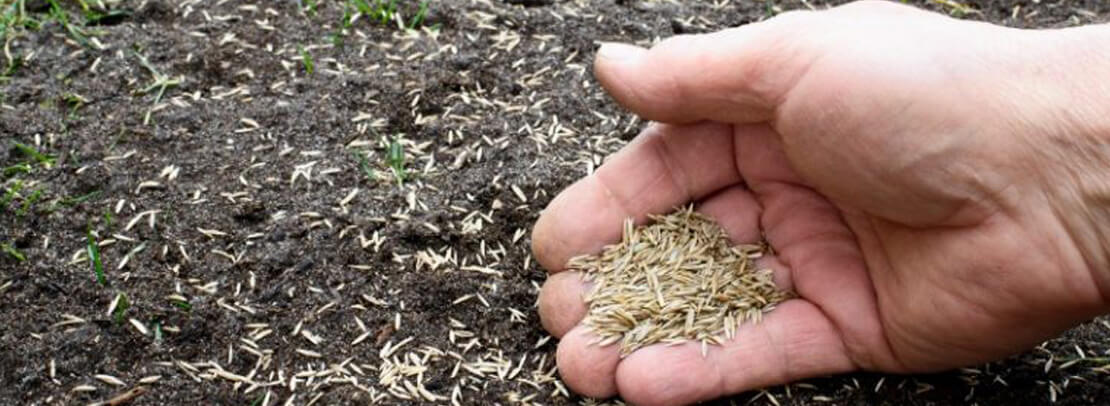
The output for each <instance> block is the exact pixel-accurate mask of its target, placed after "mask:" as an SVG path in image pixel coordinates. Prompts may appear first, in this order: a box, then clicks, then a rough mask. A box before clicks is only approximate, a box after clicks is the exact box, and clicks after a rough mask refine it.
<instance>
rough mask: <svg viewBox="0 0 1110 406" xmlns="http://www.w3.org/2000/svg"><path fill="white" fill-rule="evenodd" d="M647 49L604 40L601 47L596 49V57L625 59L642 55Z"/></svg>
mask: <svg viewBox="0 0 1110 406" xmlns="http://www.w3.org/2000/svg"><path fill="white" fill-rule="evenodd" d="M646 51H647V50H645V49H643V48H640V47H638V46H634V45H628V44H622V43H619V42H604V43H602V44H601V48H600V49H598V50H597V57H598V58H605V59H609V60H614V61H627V60H631V59H635V58H638V57H640V55H643V53H644V52H646Z"/></svg>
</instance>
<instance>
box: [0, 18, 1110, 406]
mask: <svg viewBox="0 0 1110 406" xmlns="http://www.w3.org/2000/svg"><path fill="white" fill-rule="evenodd" d="M11 2H12V0H6V1H3V2H0V4H4V8H5V9H7V5H8V4H11ZM59 3H61V4H60V9H61V12H62V13H64V15H66V16H67V19H68V21H69V23H70V24H71V27H73V28H72V29H69V30H67V29H66V28H65V27H63V26H62V24H61V23H59V19H58V18H54V19H51V18H50V17H49V15H50V13H51V8H52V6H50V3H49V2H45V1H35V0H27V1H26V3H25V5H26V9H27V15H28V16H29V17H31V18H34V19H36V20H40V21H41V22H42V24H41V26H32V27H23V28H21V29H19V30H18V32H16V31H15V30H13V31H11V33H10V35H9V38H11V40H10V41H9V42H8V53H10V54H11V55H13V57H14V58H21V59H22V60H23V63H22V64H21V66H19V67H17V68H15V69H11V70H9V72H8V74H7V75H6V76H7V77H6V78H4V79H3V80H2V81H0V92H2V93H0V98H2V99H0V102H2V106H0V148H2V149H0V168H6V169H4V173H3V174H0V182H3V185H4V188H3V189H0V191H5V190H17V191H18V192H17V193H16V192H13V193H12V198H11V199H4V198H3V195H0V202H4V203H5V204H4V207H0V243H2V244H4V245H3V246H0V248H5V249H4V252H0V298H2V300H0V326H2V327H0V365H2V367H0V382H2V383H3V384H2V385H0V404H4V405H8V404H11V405H14V404H34V405H38V404H43V405H45V404H51V405H52V404H88V403H91V402H96V401H103V400H108V399H110V398H112V397H114V396H117V395H119V394H121V393H124V392H126V391H127V390H129V389H131V388H134V387H137V386H142V387H143V388H144V389H145V393H142V394H139V395H138V396H137V397H135V398H133V399H131V400H130V401H129V402H130V403H127V404H132V405H163V404H221V405H232V404H237V405H275V404H292V405H305V404H313V403H315V404H365V403H368V402H371V401H376V402H377V403H381V404H420V403H438V404H447V403H451V402H452V401H457V402H458V403H461V404H515V403H533V402H534V403H539V404H555V405H562V404H573V403H578V402H585V400H583V399H580V398H578V397H576V396H574V395H572V394H568V393H567V392H566V390H565V388H563V387H562V385H561V383H559V381H558V380H557V374H556V372H555V370H554V366H553V355H554V349H555V344H556V341H555V340H553V339H549V337H548V336H547V335H546V334H545V333H544V332H543V330H542V329H541V328H540V325H539V322H538V319H537V316H536V313H535V311H534V302H535V300H536V294H537V289H538V286H539V284H541V283H542V281H543V280H544V275H545V274H544V271H543V270H542V269H540V268H539V267H538V266H537V265H536V263H535V261H534V260H532V259H531V257H530V254H531V253H530V250H529V230H530V228H531V225H532V223H533V222H534V221H535V220H536V218H537V215H538V213H539V211H540V210H541V209H542V208H543V207H544V206H545V205H546V203H547V202H548V201H549V200H550V199H551V197H553V195H554V193H555V192H556V191H558V190H560V189H561V188H563V187H565V186H567V185H569V184H570V183H571V182H573V181H574V180H575V179H577V178H579V177H581V176H583V175H584V174H585V173H586V171H587V170H588V168H589V167H590V166H591V165H596V164H598V163H599V162H600V160H601V157H603V156H605V155H607V154H609V153H611V152H613V151H615V150H617V149H618V148H620V147H621V146H622V145H623V144H624V143H625V142H627V141H628V140H629V139H631V138H632V137H633V136H634V135H635V134H636V132H637V130H638V129H639V128H640V127H641V126H642V123H641V122H640V121H639V120H637V119H636V118H635V117H632V116H631V115H629V114H627V113H625V112H623V111H621V110H620V109H619V108H618V107H617V106H616V105H615V104H614V103H613V102H612V101H611V100H610V99H608V98H607V96H605V95H604V94H603V92H601V90H600V88H599V87H598V85H597V84H596V82H595V81H594V80H593V78H592V77H591V74H590V72H591V70H590V63H591V62H590V61H591V59H592V56H593V53H594V52H595V51H596V48H597V45H596V42H597V41H627V42H638V43H643V44H646V43H650V42H651V41H652V40H653V39H654V38H656V37H667V36H671V35H674V34H679V33H696V32H708V31H713V30H717V29H720V28H724V27H730V26H737V25H741V24H745V23H749V22H753V21H758V20H761V19H764V18H767V17H768V16H769V15H771V14H775V13H778V12H781V11H784V10H790V9H797V8H804V7H807V6H813V7H825V6H826V4H824V3H823V2H820V1H815V0H811V1H809V2H808V3H805V2H799V1H794V2H776V3H773V4H772V3H764V2H744V1H738V0H734V1H728V0H723V1H720V2H716V4H715V3H714V2H708V1H705V2H688V3H678V2H665V1H642V0H577V1H567V0H509V1H501V0H438V1H432V2H431V3H429V7H428V9H427V12H426V15H425V17H424V19H423V21H422V22H417V23H416V24H413V25H414V26H416V27H421V28H426V29H425V30H415V31H414V30H406V29H402V28H399V27H398V26H397V24H396V23H388V24H382V23H380V22H377V21H374V20H373V19H372V18H370V17H368V16H362V17H360V18H358V19H356V20H355V21H353V22H351V24H350V27H349V28H347V29H343V28H342V21H343V15H344V7H343V4H344V3H345V2H338V1H319V2H318V4H316V3H317V2H312V1H308V0H302V1H291V0H287V1H280V2H278V1H274V2H262V1H260V2H246V1H207V2H202V1H199V0H184V1H168V0H142V1H129V0H123V1H107V0H106V1H104V3H108V5H109V7H110V8H111V9H114V10H122V11H124V12H123V13H122V14H119V15H113V16H110V17H108V18H99V19H98V18H92V19H91V20H90V19H89V18H88V17H87V16H86V15H85V12H83V11H82V8H81V6H80V4H79V2H70V1H63V2H59ZM88 3H90V4H91V5H92V6H91V7H92V9H93V10H95V9H96V8H97V5H96V4H97V3H98V2H97V1H88ZM371 3H372V2H371ZM914 3H920V4H921V5H922V6H923V7H925V8H929V9H933V10H938V11H941V12H954V11H953V10H954V9H953V8H952V7H951V6H946V5H943V4H940V3H941V2H934V1H915V2H914ZM312 4H315V6H314V7H313V9H312V11H308V10H306V8H308V7H309V6H310V5H312ZM968 6H969V7H970V9H971V10H974V11H973V12H966V13H965V12H959V11H955V12H957V13H958V14H960V16H961V17H964V18H971V19H982V20H986V21H991V22H994V23H999V24H1005V25H1010V26H1015V27H1039V28H1045V27H1062V26H1071V25H1077V24H1087V23H1092V22H1101V21H1105V20H1107V19H1108V18H1107V16H1110V5H1107V4H1106V3H1104V2H1102V1H1097V0H1086V1H1066V0H1059V1H1052V0H1042V1H986V0H985V1H972V2H969V3H968ZM418 9H419V7H418V5H417V3H416V2H405V1H402V2H401V7H400V10H399V12H400V15H401V16H403V17H404V21H405V24H406V25H408V24H409V23H411V22H412V20H411V19H412V18H413V17H414V16H415V15H416V14H417V13H418ZM54 14H55V16H58V15H59V14H58V13H56V12H55V13H54ZM32 25H34V24H32ZM339 33H341V34H339ZM310 61H311V62H310ZM6 65H7V64H5V66H6ZM145 65H149V68H148V67H146V66H145ZM309 65H311V69H310V68H309ZM151 68H153V70H152V69H151ZM309 70H311V72H309ZM155 71H157V72H155ZM159 79H162V80H161V82H159V81H158V80H159ZM173 81H176V82H177V83H176V84H172V82H173ZM152 84H154V85H153V86H152ZM159 84H165V85H166V87H165V89H164V90H163V94H162V95H161V97H159V95H158V94H159V90H160V86H159ZM148 115H149V118H148V117H147V116H148ZM16 143H19V144H22V145H25V146H27V147H29V148H31V149H34V150H36V151H38V153H41V154H45V155H43V156H38V158H40V159H36V156H35V154H34V153H28V152H27V151H26V150H25V149H21V148H19V147H17V146H16ZM391 149H392V150H393V153H392V154H391V153H390V150H391ZM402 158H403V159H402ZM395 168H397V169H402V171H396V170H395ZM402 172H403V174H404V176H403V178H404V179H403V180H402V179H398V178H399V177H401V176H397V175H400V174H402ZM32 196H37V197H32ZM90 238H91V239H92V240H94V241H95V245H96V246H98V247H99V248H98V251H99V257H100V258H101V262H102V265H103V271H104V273H105V276H106V282H107V283H106V284H103V285H102V284H100V283H98V282H97V279H96V277H95V276H94V268H95V266H94V265H92V264H91V261H90V254H89V250H88V246H89V243H88V241H89V240H90ZM94 256H95V255H94ZM121 296H125V297H126V302H127V303H128V306H124V305H122V304H121V303H122V302H123V300H120V297H121ZM113 304H115V306H114V308H115V309H116V310H117V311H115V312H109V308H110V307H113V306H112V305H113ZM1108 335H1110V324H1108V323H1107V322H1106V321H1105V320H1094V321H1092V322H1091V323H1089V324H1086V325H1083V326H1081V327H1078V328H1076V329H1074V330H1072V331H1069V332H1068V333H1066V334H1065V335H1063V336H1062V337H1060V338H1058V339H1054V340H1051V341H1049V342H1046V343H1044V344H1043V345H1042V346H1040V347H1038V348H1037V349H1035V350H1033V351H1030V352H1028V353H1026V354H1022V355H1019V356H1015V357H1012V358H1010V359H1007V360H1004V361H1001V362H996V363H992V364H989V365H983V366H980V367H978V368H974V369H964V370H959V371H952V372H947V373H941V374H935V375H913V376H900V375H882V374H871V373H858V374H851V375H845V376H837V377H829V378H822V379H813V380H809V381H806V382H801V383H797V384H793V385H790V386H783V387H776V388H769V389H767V390H766V391H758V392H752V393H745V394H740V395H737V396H735V397H733V398H732V399H724V400H721V401H718V403H720V404H748V403H753V402H754V403H756V404H783V403H786V404H796V405H809V404H910V405H934V404H941V405H942V404H1019V405H1027V404H1044V403H1050V402H1052V401H1055V402H1056V403H1060V404H1092V403H1106V402H1108V401H1110V385H1108V380H1107V375H1106V374H1105V373H1099V372H1096V371H1094V370H1093V369H1092V368H1093V367H1095V366H1098V365H1095V364H1094V363H1093V362H1089V361H1086V360H1080V361H1078V362H1070V363H1069V362H1067V361H1068V360H1071V359H1075V358H1077V357H1079V356H1088V357H1105V356H1107V355H1108V354H1110V341H1108V340H1107V336H1108Z"/></svg>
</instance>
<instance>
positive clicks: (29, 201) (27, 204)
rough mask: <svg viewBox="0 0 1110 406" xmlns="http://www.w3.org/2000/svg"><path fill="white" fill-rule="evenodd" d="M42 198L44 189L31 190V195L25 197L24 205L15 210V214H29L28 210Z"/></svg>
mask: <svg viewBox="0 0 1110 406" xmlns="http://www.w3.org/2000/svg"><path fill="white" fill-rule="evenodd" d="M40 198H42V189H35V191H34V192H31V195H30V196H27V197H26V198H24V199H23V205H22V206H20V208H19V210H18V211H16V212H15V215H16V216H17V217H23V215H24V214H27V212H28V211H30V210H31V208H32V207H34V205H35V203H37V202H38V201H39V199H40Z"/></svg>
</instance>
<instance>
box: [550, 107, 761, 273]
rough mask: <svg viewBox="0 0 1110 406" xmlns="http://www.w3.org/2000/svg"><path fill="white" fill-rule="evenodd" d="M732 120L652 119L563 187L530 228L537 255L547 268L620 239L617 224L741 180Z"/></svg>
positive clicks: (554, 268)
mask: <svg viewBox="0 0 1110 406" xmlns="http://www.w3.org/2000/svg"><path fill="white" fill-rule="evenodd" d="M733 138H734V137H733V131H732V126H730V125H726V124H720V123H712V122H703V123H697V124H690V125H669V124H655V125H652V126H650V127H648V128H647V129H645V130H644V131H643V132H642V133H641V134H640V135H639V136H638V137H637V138H636V139H635V140H634V141H633V142H632V143H630V144H629V145H627V146H625V147H624V148H623V149H621V150H620V151H618V152H617V153H616V154H614V155H613V156H612V158H611V159H609V160H608V161H607V162H606V163H605V164H604V165H602V166H601V167H600V168H598V170H597V171H596V172H594V173H593V174H592V175H590V176H587V177H585V178H583V179H581V180H579V181H578V182H575V183H574V184H573V185H571V186H570V187H568V188H567V189H566V190H563V191H562V192H561V193H559V195H558V196H556V197H555V199H554V200H552V201H551V203H550V204H548V206H547V208H546V209H544V211H543V213H542V214H541V215H540V218H539V220H538V221H536V226H535V228H534V229H533V230H532V251H533V252H534V253H535V255H536V260H537V261H538V262H539V263H540V265H542V266H543V267H544V268H546V269H547V270H548V271H551V272H558V271H561V270H563V268H564V267H565V266H566V263H567V261H568V260H569V259H570V258H571V257H574V256H577V255H582V254H591V253H595V252H598V251H600V250H601V248H602V247H604V246H605V245H606V244H611V243H614V242H616V241H619V240H620V236H621V230H622V224H623V222H624V220H625V219H627V218H633V219H634V220H635V221H636V222H637V223H638V224H640V223H643V222H644V221H645V220H646V219H647V215H648V214H662V213H666V212H669V211H671V210H673V209H674V208H675V207H677V206H680V205H682V204H686V203H688V202H691V201H694V200H698V199H701V198H702V197H705V196H708V195H709V194H712V193H713V192H715V191H717V190H719V189H722V188H724V187H727V186H730V185H733V184H737V183H740V182H741V177H740V174H739V172H737V170H736V158H735V156H734V154H733V151H735V149H734V148H733Z"/></svg>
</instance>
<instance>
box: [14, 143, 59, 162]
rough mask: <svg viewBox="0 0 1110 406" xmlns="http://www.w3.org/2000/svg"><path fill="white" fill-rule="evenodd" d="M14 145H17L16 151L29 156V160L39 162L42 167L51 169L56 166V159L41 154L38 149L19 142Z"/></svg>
mask: <svg viewBox="0 0 1110 406" xmlns="http://www.w3.org/2000/svg"><path fill="white" fill-rule="evenodd" d="M14 145H15V149H17V150H19V152H20V153H22V154H23V155H25V156H27V157H28V158H31V159H34V160H35V161H36V162H38V163H39V164H41V165H42V166H45V167H47V168H50V167H51V166H53V165H54V161H55V159H54V157H53V156H50V155H47V154H43V153H41V152H39V151H38V150H37V149H35V148H34V147H31V146H29V145H25V144H20V143H18V142H17V143H15V144H14Z"/></svg>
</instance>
